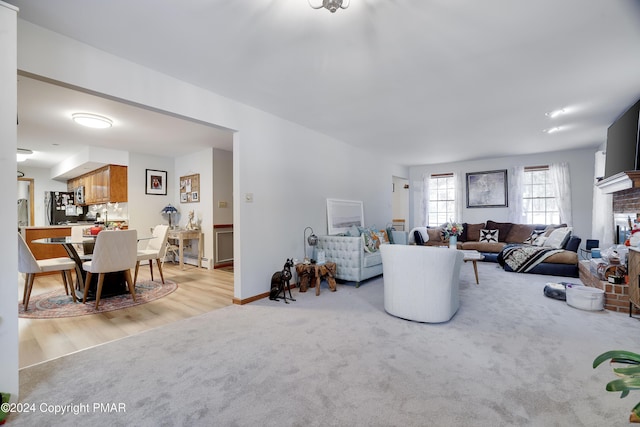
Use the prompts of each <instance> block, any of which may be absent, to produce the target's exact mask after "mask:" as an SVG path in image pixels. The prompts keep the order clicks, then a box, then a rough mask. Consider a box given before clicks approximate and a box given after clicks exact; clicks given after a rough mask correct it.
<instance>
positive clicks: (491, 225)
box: [487, 220, 513, 242]
mask: <svg viewBox="0 0 640 427" xmlns="http://www.w3.org/2000/svg"><path fill="white" fill-rule="evenodd" d="M511 227H513V224H512V223H510V222H495V221H491V220H489V221H487V230H500V233H498V234H499V235H500V241H501V242H504V241H505V239H506V237H507V235H508V234H509V231H511Z"/></svg>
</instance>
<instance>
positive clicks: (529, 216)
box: [522, 166, 560, 224]
mask: <svg viewBox="0 0 640 427" xmlns="http://www.w3.org/2000/svg"><path fill="white" fill-rule="evenodd" d="M522 205H523V209H524V215H525V221H526V222H527V223H528V224H559V223H560V211H559V209H558V203H557V201H556V196H555V193H554V191H553V185H552V183H551V176H550V173H549V167H548V166H534V167H526V168H524V185H523V194H522Z"/></svg>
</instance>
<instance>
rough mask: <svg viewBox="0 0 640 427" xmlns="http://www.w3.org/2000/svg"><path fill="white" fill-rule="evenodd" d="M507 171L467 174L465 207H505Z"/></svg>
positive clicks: (506, 200) (506, 199)
mask: <svg viewBox="0 0 640 427" xmlns="http://www.w3.org/2000/svg"><path fill="white" fill-rule="evenodd" d="M508 205H509V198H508V195H507V170H506V169H501V170H495V171H486V172H471V173H467V207H468V208H498V207H507V206H508Z"/></svg>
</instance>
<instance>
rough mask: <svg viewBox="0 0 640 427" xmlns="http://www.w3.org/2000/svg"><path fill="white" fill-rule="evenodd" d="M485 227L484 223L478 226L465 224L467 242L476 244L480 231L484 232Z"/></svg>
mask: <svg viewBox="0 0 640 427" xmlns="http://www.w3.org/2000/svg"><path fill="white" fill-rule="evenodd" d="M486 228H487V227H485V225H484V222H481V223H479V224H467V241H468V242H477V241H479V240H480V230H484V229H486Z"/></svg>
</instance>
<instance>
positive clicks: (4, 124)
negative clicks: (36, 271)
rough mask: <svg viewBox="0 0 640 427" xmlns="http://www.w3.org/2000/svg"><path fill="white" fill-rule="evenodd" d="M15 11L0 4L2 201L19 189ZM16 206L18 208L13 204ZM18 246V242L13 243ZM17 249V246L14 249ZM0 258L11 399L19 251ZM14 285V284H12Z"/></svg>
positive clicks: (2, 357)
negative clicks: (15, 182) (17, 176)
mask: <svg viewBox="0 0 640 427" xmlns="http://www.w3.org/2000/svg"><path fill="white" fill-rule="evenodd" d="M16 11H17V9H16V8H14V7H13V6H11V5H9V4H7V3H4V2H0V57H1V58H2V60H0V93H2V97H1V100H0V141H2V143H1V144H0V181H1V182H4V183H5V184H7V185H3V186H2V190H1V191H2V193H1V194H2V198H3V199H4V200H6V201H14V200H17V199H16V197H17V187H16V186H15V185H8V183H10V182H14V180H15V179H16V175H14V173H15V172H14V170H15V169H16V148H17V147H18V145H17V142H16V141H17V129H16V117H17V115H18V108H17V101H18V96H17V90H18V86H17V75H16V65H17V51H16V46H17V43H16V31H17V29H16V25H17V24H16V19H17V16H16ZM14 206H15V205H14ZM17 221H18V213H17V210H16V209H15V208H13V209H5V211H4V212H3V213H2V221H0V230H2V235H3V236H6V237H7V238H8V239H9V241H11V236H13V239H16V238H17V236H16V224H17ZM13 241H14V242H15V243H14V245H17V244H18V242H17V241H16V240H13ZM14 248H17V246H14ZM2 252H3V253H2V256H1V257H0V283H2V286H0V343H2V344H1V347H0V348H1V350H0V392H3V393H11V395H12V400H13V401H16V398H17V395H18V304H16V302H17V296H18V292H17V290H18V289H17V287H18V282H17V280H16V277H17V275H16V272H17V271H18V254H17V250H16V249H14V250H8V249H6V248H5V249H4V250H3V251H2ZM14 283H15V285H13V284H14Z"/></svg>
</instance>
